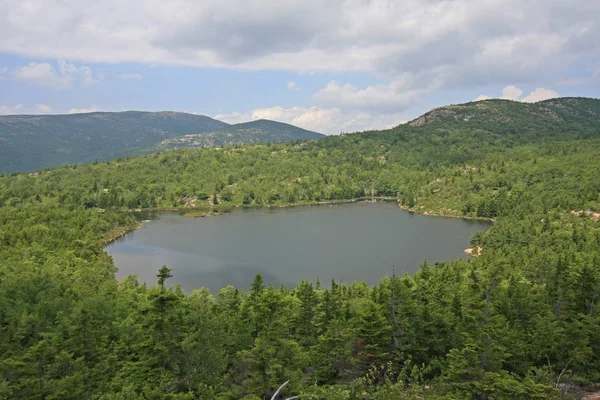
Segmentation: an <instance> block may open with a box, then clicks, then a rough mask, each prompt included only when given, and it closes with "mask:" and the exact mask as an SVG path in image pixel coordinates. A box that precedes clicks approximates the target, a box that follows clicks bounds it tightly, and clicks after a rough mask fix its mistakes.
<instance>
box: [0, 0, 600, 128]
mask: <svg viewBox="0 0 600 400" xmlns="http://www.w3.org/2000/svg"><path fill="white" fill-rule="evenodd" d="M598 38H600V5H599V4H598V1H597V0H540V1H537V0H536V1H523V0H402V1H395V0H387V1H386V0H320V1H318V0H302V1H288V0H239V1H238V0H218V1H217V0H200V1H199V0H168V1H165V0H156V1H155V0H145V1H142V0H102V1H91V0H0V114H24V113H29V114H48V113H55V114H56V113H69V112H86V111H93V110H103V111H121V110H131V109H136V110H150V111H155V110H176V111H186V112H192V113H198V114H204V115H208V116H211V117H216V118H218V119H221V120H223V121H226V122H242V121H247V120H251V119H259V118H268V119H274V120H279V121H284V122H290V123H294V124H296V125H299V126H302V127H304V128H307V129H313V130H316V131H319V132H323V133H328V134H336V133H339V132H342V131H343V132H350V131H356V130H365V129H372V128H385V127H390V126H393V125H396V124H398V123H401V122H404V121H406V120H408V119H412V118H414V117H416V116H418V115H419V114H421V113H422V112H424V111H427V110H428V109H430V108H433V107H437V106H441V105H445V104H450V103H462V102H468V101H471V100H475V99H485V98H488V97H504V98H508V99H513V100H519V101H538V100H543V99H546V98H551V97H557V96H587V97H600V40H598Z"/></svg>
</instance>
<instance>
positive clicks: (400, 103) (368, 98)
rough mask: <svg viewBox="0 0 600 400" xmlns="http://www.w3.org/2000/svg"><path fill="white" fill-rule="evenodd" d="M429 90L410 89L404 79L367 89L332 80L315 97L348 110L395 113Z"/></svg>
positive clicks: (322, 101) (327, 103)
mask: <svg viewBox="0 0 600 400" xmlns="http://www.w3.org/2000/svg"><path fill="white" fill-rule="evenodd" d="M428 91H429V89H420V90H415V89H409V88H407V85H406V82H404V81H402V80H397V81H393V82H391V83H389V84H379V85H374V86H368V87H367V88H365V89H358V88H356V87H355V86H353V85H351V84H349V83H346V84H344V85H340V84H338V83H337V82H335V81H331V82H329V83H328V84H327V85H326V86H325V88H323V89H321V90H320V91H318V92H317V93H315V95H314V96H313V99H314V100H316V101H318V102H319V103H320V104H325V105H328V106H335V107H339V108H343V109H346V110H376V111H378V112H385V113H395V112H399V111H403V110H405V109H406V108H408V107H410V106H411V105H413V104H414V103H415V101H417V100H418V99H419V97H420V96H423V95H424V94H425V93H427V92H428Z"/></svg>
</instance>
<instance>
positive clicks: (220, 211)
mask: <svg viewBox="0 0 600 400" xmlns="http://www.w3.org/2000/svg"><path fill="white" fill-rule="evenodd" d="M378 201H382V202H391V201H395V202H396V205H397V207H398V208H399V209H401V210H403V211H407V212H409V213H412V214H419V215H424V216H428V217H444V218H459V219H466V220H472V221H486V222H493V219H492V218H478V217H469V216H467V215H447V214H436V213H430V212H428V211H421V210H420V209H414V208H409V207H406V206H403V205H402V204H400V200H399V199H398V198H396V197H385V196H375V197H358V198H355V199H344V200H330V201H319V202H302V203H287V204H249V205H248V204H246V205H244V204H236V205H225V206H223V207H219V206H216V207H215V206H202V207H168V208H160V207H153V208H138V209H128V210H121V212H127V213H144V212H163V211H164V212H179V213H180V214H182V215H184V216H186V217H190V218H198V217H200V216H204V215H193V214H196V213H197V214H203V213H210V216H220V215H225V214H228V213H229V212H231V211H232V210H233V209H244V208H247V209H260V208H292V207H310V206H324V205H334V204H350V203H360V202H369V203H375V202H378ZM207 216H208V215H207ZM148 221H149V220H144V221H141V222H139V223H138V224H136V226H129V227H124V228H123V229H121V230H118V231H117V233H115V234H113V235H110V236H109V238H108V239H107V240H106V242H105V244H104V247H106V246H108V245H109V244H111V243H113V242H115V241H117V240H119V239H121V238H123V237H124V236H125V235H127V234H128V233H130V232H133V231H135V230H137V229H139V228H141V227H142V226H143V225H144V223H145V222H148Z"/></svg>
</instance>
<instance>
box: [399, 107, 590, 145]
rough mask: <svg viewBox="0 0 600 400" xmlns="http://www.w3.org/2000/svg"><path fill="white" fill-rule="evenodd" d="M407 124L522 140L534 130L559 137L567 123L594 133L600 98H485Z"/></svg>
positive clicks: (423, 116) (434, 112) (427, 114)
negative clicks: (477, 132)
mask: <svg viewBox="0 0 600 400" xmlns="http://www.w3.org/2000/svg"><path fill="white" fill-rule="evenodd" d="M407 125H409V126H411V127H427V129H428V130H435V129H452V128H454V127H458V128H460V129H469V130H482V131H488V132H495V133H497V134H502V135H505V136H507V137H515V138H517V139H519V140H528V139H527V137H529V135H531V134H533V135H534V136H536V137H541V136H540V135H543V136H544V138H546V139H548V138H560V137H561V136H563V135H564V134H565V132H564V128H565V127H571V129H570V130H569V131H573V130H578V129H579V128H581V127H583V126H587V127H588V128H592V129H589V130H587V134H593V133H594V130H595V129H600V101H599V100H598V99H590V98H581V97H563V98H557V99H551V100H545V101H540V102H537V103H521V102H517V101H511V100H499V99H493V100H483V101H476V102H471V103H466V104H459V105H450V106H445V107H439V108H435V109H433V110H431V111H429V112H428V113H425V114H424V115H422V116H420V117H419V118H417V119H415V120H413V121H410V122H408V123H407ZM596 133H597V132H596ZM580 138H581V137H580ZM530 139H531V138H530Z"/></svg>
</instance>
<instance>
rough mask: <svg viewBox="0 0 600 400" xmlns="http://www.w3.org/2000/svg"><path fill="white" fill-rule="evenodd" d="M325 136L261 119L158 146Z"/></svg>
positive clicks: (157, 147) (259, 141) (268, 141)
mask: <svg viewBox="0 0 600 400" xmlns="http://www.w3.org/2000/svg"><path fill="white" fill-rule="evenodd" d="M322 137H324V135H322V134H320V133H316V132H311V131H307V130H306V129H302V128H298V127H296V126H293V125H289V124H284V123H281V122H276V121H269V120H266V119H261V120H258V121H252V122H245V123H242V124H235V125H230V126H227V127H224V128H220V129H218V130H215V131H212V132H206V133H195V134H188V135H184V136H179V137H175V138H170V139H165V140H163V141H162V142H161V143H160V145H158V146H156V149H157V150H159V151H160V150H171V149H186V148H203V147H222V146H231V145H234V144H257V143H279V142H294V141H298V140H315V139H320V138H322Z"/></svg>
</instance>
